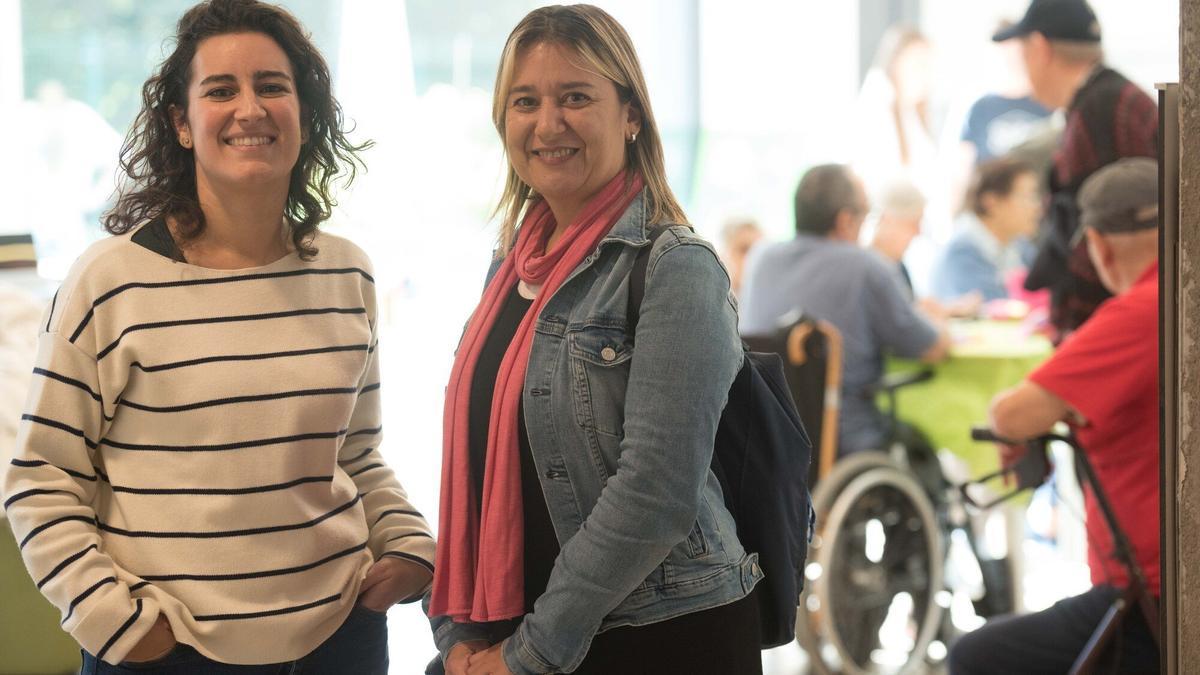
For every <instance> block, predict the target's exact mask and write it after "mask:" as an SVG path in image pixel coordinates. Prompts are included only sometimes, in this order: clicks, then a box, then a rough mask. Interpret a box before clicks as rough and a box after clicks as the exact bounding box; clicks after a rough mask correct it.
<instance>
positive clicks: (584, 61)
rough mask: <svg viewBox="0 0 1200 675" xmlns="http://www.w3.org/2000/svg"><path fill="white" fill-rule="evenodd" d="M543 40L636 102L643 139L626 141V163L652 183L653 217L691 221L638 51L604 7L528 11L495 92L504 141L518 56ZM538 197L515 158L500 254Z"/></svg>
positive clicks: (495, 114)
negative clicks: (672, 176) (670, 177)
mask: <svg viewBox="0 0 1200 675" xmlns="http://www.w3.org/2000/svg"><path fill="white" fill-rule="evenodd" d="M543 43H549V44H555V45H560V46H562V47H565V48H567V49H569V50H570V51H572V52H574V54H575V55H576V56H577V57H578V58H579V60H580V61H581V63H580V64H578V65H579V67H581V68H583V69H585V70H588V71H589V72H592V73H595V74H597V75H599V76H601V77H605V78H607V79H609V80H611V81H612V83H613V85H615V86H616V89H617V94H618V96H619V97H620V100H621V102H622V103H629V104H631V105H632V106H633V107H634V108H635V109H637V111H638V112H639V113H640V114H641V129H640V130H639V131H638V134H637V140H636V141H635V142H633V143H631V144H628V145H627V146H626V148H627V149H626V153H625V166H626V168H627V169H629V170H630V171H631V172H637V173H640V174H641V176H642V178H643V180H645V182H646V191H647V193H648V194H647V202H648V203H647V210H648V212H649V215H648V218H647V222H648V223H651V224H655V223H678V224H684V223H686V222H687V216H686V215H685V214H684V212H683V208H682V207H680V205H679V202H678V201H677V200H676V199H675V195H674V193H672V192H671V187H670V186H669V185H668V184H667V174H666V162H665V161H664V159H663V148H662V139H661V137H660V136H659V133H658V125H657V124H656V123H655V121H654V113H653V111H651V109H650V96H649V92H648V91H647V88H646V79H645V77H643V76H642V66H641V64H640V62H639V61H638V57H637V52H636V51H634V48H633V43H632V42H631V41H630V39H629V35H628V34H627V33H626V32H625V29H624V28H622V27H621V24H619V23H617V21H616V20H615V19H613V18H612V17H611V16H609V15H608V13H606V12H605V11H604V10H602V9H600V8H598V7H594V6H592V5H554V6H550V7H542V8H540V9H535V10H534V11H532V12H530V13H529V14H527V15H526V16H525V18H524V19H521V22H520V23H518V24H517V27H516V28H514V29H513V31H512V33H511V34H510V35H509V36H508V41H507V42H506V43H505V44H504V51H503V52H501V54H500V67H499V69H498V70H497V73H496V89H495V92H494V93H493V96H492V122H493V123H494V124H495V125H496V131H497V132H498V133H499V134H500V140H501V142H502V143H503V142H504V141H505V137H504V132H505V127H504V125H505V113H506V112H507V110H508V105H507V103H508V90H509V88H510V87H511V86H512V80H513V71H514V70H515V68H516V61H517V57H518V55H519V54H520V53H521V51H522V50H524V49H527V48H529V47H532V46H533V45H536V44H543ZM505 152H507V144H505ZM535 199H538V195H537V194H536V193H535V192H534V190H533V188H532V187H531V186H530V185H529V184H527V183H526V182H525V181H523V180H521V177H520V176H518V175H517V172H516V170H515V169H513V167H512V163H511V161H510V162H509V166H508V175H507V177H506V179H505V181H504V192H503V193H502V194H501V195H500V201H499V203H498V204H497V205H496V211H495V213H497V214H503V219H502V220H501V223H500V236H499V249H498V253H499V254H500V255H505V254H507V253H508V251H509V250H511V249H512V246H513V243H514V240H515V238H516V234H515V233H516V228H517V224H518V223H519V222H520V221H521V217H522V216H523V214H524V213H525V209H526V208H527V207H528V206H529V203H530V202H531V201H532V200H535Z"/></svg>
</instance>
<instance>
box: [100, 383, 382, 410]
mask: <svg viewBox="0 0 1200 675" xmlns="http://www.w3.org/2000/svg"><path fill="white" fill-rule="evenodd" d="M357 393H358V389H356V388H354V387H340V388H326V389H298V390H296V391H280V392H275V393H271V394H249V395H246V396H230V397H227V398H214V399H211V400H208V401H197V402H196V403H184V404H181V405H166V406H154V405H145V404H142V403H134V402H133V401H125V400H122V401H120V402H119V403H118V404H117V405H123V406H126V407H129V408H133V409H134V410H144V411H146V412H154V413H174V412H186V411H188V410H200V409H201V408H212V407H215V406H221V405H232V404H234V403H254V402H257V401H275V400H278V399H284V398H304V397H307V396H335V395H340V394H357Z"/></svg>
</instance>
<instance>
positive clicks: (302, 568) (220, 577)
mask: <svg viewBox="0 0 1200 675" xmlns="http://www.w3.org/2000/svg"><path fill="white" fill-rule="evenodd" d="M366 548H367V542H365V541H364V542H363V543H361V544H359V545H358V546H351V547H350V548H348V549H345V550H344V551H338V552H337V553H334V554H332V555H328V556H325V557H324V558H321V559H320V560H317V561H315V562H311V563H306V564H303V565H296V566H295V567H284V568H280V569H273V570H261V571H258V572H241V573H236V574H139V575H138V576H139V577H141V578H142V579H145V580H146V581H147V582H150V581H240V580H242V579H262V578H265V577H277V576H283V575H285V574H296V573H297V572H307V571H308V570H311V569H315V568H317V567H320V566H321V565H325V564H327V563H331V562H333V561H334V560H338V559H339V558H344V557H346V556H348V555H351V554H354V553H358V552H359V551H362V550H365V549H366Z"/></svg>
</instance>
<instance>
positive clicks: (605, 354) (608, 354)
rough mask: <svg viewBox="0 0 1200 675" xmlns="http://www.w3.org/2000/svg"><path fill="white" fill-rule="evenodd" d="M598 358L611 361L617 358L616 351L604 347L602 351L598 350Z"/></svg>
mask: <svg viewBox="0 0 1200 675" xmlns="http://www.w3.org/2000/svg"><path fill="white" fill-rule="evenodd" d="M600 358H602V359H604V360H605V361H612V360H613V359H615V358H617V350H615V349H613V348H612V347H605V348H604V349H601V350H600Z"/></svg>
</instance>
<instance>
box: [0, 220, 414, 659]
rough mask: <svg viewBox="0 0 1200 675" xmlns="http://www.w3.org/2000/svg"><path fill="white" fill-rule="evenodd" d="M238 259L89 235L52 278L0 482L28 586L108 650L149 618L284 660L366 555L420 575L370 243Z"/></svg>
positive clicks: (355, 578)
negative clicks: (383, 370) (240, 266)
mask: <svg viewBox="0 0 1200 675" xmlns="http://www.w3.org/2000/svg"><path fill="white" fill-rule="evenodd" d="M315 244H316V246H317V247H318V248H319V249H320V253H319V255H318V256H317V258H316V259H315V260H312V261H303V260H301V259H300V258H299V257H298V256H297V255H296V254H292V255H289V256H287V257H285V258H283V259H280V260H278V261H276V262H274V263H271V264H269V265H266V266H263V267H258V268H253V269H244V270H213V269H206V268H201V267H195V266H192V265H188V264H186V263H181V262H175V261H173V260H171V259H169V258H167V257H164V256H162V255H159V254H158V253H155V252H153V251H151V250H149V249H148V248H145V247H143V246H141V245H139V244H138V243H136V242H134V241H132V240H131V236H130V235H125V236H120V237H113V238H110V239H107V240H104V241H101V242H99V243H97V244H95V245H94V246H92V247H91V249H89V250H88V251H87V252H86V253H85V254H84V255H83V256H82V257H81V258H80V259H79V260H78V261H77V262H76V264H75V266H74V267H73V269H72V271H71V273H70V275H69V276H68V278H67V279H66V281H65V282H64V283H63V285H62V287H61V288H60V289H59V291H58V293H57V294H56V295H55V297H54V300H53V302H52V303H51V306H50V308H49V311H48V313H47V316H45V317H44V319H43V321H42V323H41V325H40V326H39V330H40V331H41V335H40V342H39V349H38V357H37V363H36V366H35V368H34V371H33V372H34V378H33V385H32V388H31V391H30V395H29V399H28V403H27V406H26V410H25V414H24V415H23V416H22V422H21V427H20V431H19V435H18V437H17V443H16V450H15V453H14V459H13V460H12V463H11V466H9V467H7V472H6V475H5V477H4V481H3V495H4V506H5V510H6V512H7V514H8V517H9V519H10V521H11V525H12V530H13V533H14V534H15V535H16V538H17V541H18V543H19V544H20V548H21V554H22V556H23V558H24V560H25V564H26V566H27V568H28V570H29V573H30V575H31V576H32V577H33V579H34V581H35V582H36V583H37V585H38V588H40V589H41V591H42V593H43V594H45V596H46V597H47V598H49V600H50V601H51V602H52V603H54V604H55V605H56V606H57V607H58V608H59V610H61V612H62V616H63V627H64V629H66V630H67V631H68V632H70V634H71V635H72V636H73V637H74V638H75V639H76V640H77V641H78V642H79V643H80V645H82V646H83V648H84V649H86V650H88V651H89V652H91V653H92V654H95V655H96V656H98V657H99V658H100V659H102V660H104V661H107V662H109V663H117V662H119V661H121V660H122V659H123V658H124V656H125V654H126V653H128V651H129V650H130V649H132V648H133V646H134V645H135V644H137V642H138V641H139V640H140V639H141V637H142V636H143V635H144V634H145V633H146V632H147V631H148V630H149V629H150V627H151V625H152V624H153V622H154V620H155V618H156V617H157V616H158V615H159V613H162V614H164V615H165V616H166V617H167V618H168V619H169V620H170V623H171V627H172V629H173V630H174V633H175V636H176V637H177V638H178V639H179V641H180V642H184V643H186V644H189V645H191V646H193V647H195V648H196V649H197V650H198V651H200V652H201V653H202V654H204V655H205V656H208V657H209V658H212V659H216V660H219V661H224V662H229V663H241V664H261V663H274V662H281V661H288V660H293V659H297V658H299V657H301V656H303V655H304V654H306V653H308V652H309V651H311V650H312V649H314V648H315V647H317V646H318V645H319V644H320V643H321V642H322V641H324V640H325V639H326V638H327V637H329V636H330V635H331V634H333V632H334V630H336V629H337V628H338V626H340V625H341V623H342V621H343V619H345V617H346V616H347V615H348V614H349V612H350V609H351V607H352V606H353V603H354V600H355V596H356V595H357V593H358V589H359V585H360V583H361V580H362V577H363V575H364V574H365V572H366V570H367V568H368V567H370V565H371V564H372V562H373V561H374V560H375V559H378V558H379V557H381V556H397V557H401V558H404V559H406V560H410V561H413V562H416V563H418V564H421V565H423V566H425V567H428V568H430V569H431V570H432V561H433V560H434V541H433V538H432V537H431V535H430V531H429V527H428V525H427V524H426V522H425V520H424V518H423V517H422V516H421V515H420V514H419V513H418V512H417V511H416V510H415V509H414V508H413V506H412V505H410V504H409V503H408V500H407V498H406V495H405V492H404V489H403V488H402V487H401V486H400V484H399V483H398V482H397V481H396V479H395V477H394V476H393V474H392V471H391V470H390V469H389V468H387V466H386V465H385V464H384V462H383V460H382V458H381V456H380V453H379V451H378V449H377V448H378V447H379V443H380V440H381V433H382V424H381V420H380V405H379V396H380V392H379V364H378V351H377V350H376V331H377V328H378V325H377V322H376V313H375V284H374V279H373V278H372V276H371V269H370V266H369V265H370V264H369V262H368V260H367V257H366V255H365V254H364V253H363V252H362V251H361V250H360V249H358V248H357V247H356V246H354V245H353V244H351V243H349V242H347V241H345V240H343V239H340V238H337V237H334V236H332V235H328V234H321V235H319V236H318V238H317V240H316V242H315Z"/></svg>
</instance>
